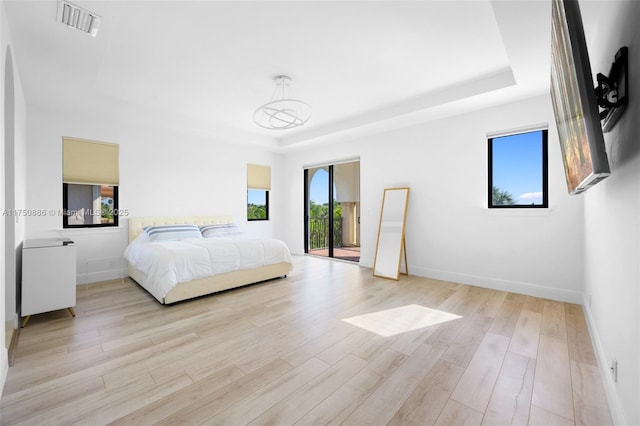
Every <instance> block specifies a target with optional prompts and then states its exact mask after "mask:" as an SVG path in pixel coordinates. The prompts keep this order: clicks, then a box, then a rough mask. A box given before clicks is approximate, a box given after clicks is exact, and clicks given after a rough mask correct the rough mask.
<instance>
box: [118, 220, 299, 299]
mask: <svg viewBox="0 0 640 426" xmlns="http://www.w3.org/2000/svg"><path fill="white" fill-rule="evenodd" d="M233 223H234V219H233V217H231V216H170V217H132V218H130V219H129V246H127V250H126V251H125V258H126V259H127V261H128V274H129V277H131V278H132V279H133V280H134V281H135V282H137V283H138V284H139V285H140V286H141V287H143V288H144V289H145V290H147V291H148V292H149V293H150V294H151V295H152V296H153V297H155V298H156V299H157V300H158V301H159V302H160V303H162V304H171V303H175V302H178V301H181V300H186V299H191V298H194V297H198V296H204V295H208V294H212V293H216V292H219V291H223V290H228V289H232V288H236V287H241V286H244V285H248V284H253V283H258V282H261V281H266V280H270V279H273V278H280V277H286V276H287V275H288V274H289V273H290V272H291V270H292V269H293V264H292V260H291V254H290V253H289V250H288V248H287V247H286V245H285V244H284V243H283V242H282V241H280V240H276V239H257V238H247V237H243V236H234V235H230V236H223V238H203V239H202V240H203V241H199V240H198V239H185V240H184V241H175V244H173V242H170V241H167V242H160V243H153V244H152V245H147V244H148V243H147V242H146V241H145V239H146V238H148V236H147V233H145V231H144V228H145V227H159V226H161V225H179V224H190V225H197V226H206V225H218V226H224V225H231V226H233V225H232V224H233ZM149 243H150V242H149ZM225 244H226V245H225ZM256 245H257V246H256ZM183 247H184V248H185V252H189V251H190V252H191V254H193V255H194V256H196V257H198V259H199V260H200V261H201V262H200V263H201V264H202V262H204V259H206V258H210V259H211V263H212V265H211V266H210V268H211V270H212V271H213V272H210V273H211V274H213V275H208V274H209V272H208V273H207V276H202V275H203V274H204V273H203V272H202V271H200V273H198V274H195V273H194V274H193V276H194V277H195V278H193V279H185V280H184V281H182V280H181V279H180V277H179V276H177V274H176V276H175V278H172V279H165V278H166V276H167V275H172V276H173V275H174V272H175V271H173V269H175V267H174V266H171V267H168V268H173V269H172V270H171V271H169V272H170V274H168V273H167V274H164V275H162V278H160V274H157V273H156V272H155V271H156V269H149V266H148V264H146V263H144V262H141V261H140V260H139V257H136V256H137V255H136V253H137V252H142V250H152V251H153V250H155V251H157V252H159V253H161V255H159V256H157V259H155V260H153V261H154V262H156V266H154V267H153V268H164V267H165V265H164V263H163V260H162V259H166V260H167V263H168V262H169V261H170V259H169V257H168V256H171V257H172V256H174V254H176V255H178V256H183V257H184V258H183V259H182V260H179V261H178V262H183V263H184V262H192V260H191V259H190V258H189V257H188V256H191V254H183V253H182V250H183ZM267 248H269V249H270V250H275V251H274V252H268V251H266V250H267ZM134 250H135V251H134ZM260 250H265V251H264V253H262V252H261V251H260ZM169 252H171V253H169ZM216 252H217V253H221V254H224V256H222V257H225V258H226V261H227V265H224V267H216V266H214V265H213V263H214V261H213V259H215V257H216V256H215V253H216ZM236 252H238V257H243V258H252V261H251V262H248V263H250V265H248V266H247V265H238V266H237V267H230V266H229V264H230V260H233V259H229V256H231V255H232V254H234V253H236ZM243 253H245V254H244V256H243V255H242V254H243ZM261 253H262V254H261ZM145 262H146V260H145ZM149 262H150V261H149ZM194 262H195V261H194ZM231 263H233V262H231ZM236 263H242V262H240V261H237V262H236ZM245 263H247V262H245ZM200 269H201V270H202V269H203V268H200ZM215 269H218V270H221V271H222V272H220V271H217V272H215V271H214V270H215ZM229 269H233V270H229ZM143 270H145V271H146V272H143ZM169 281H171V282H169ZM174 281H175V282H174Z"/></svg>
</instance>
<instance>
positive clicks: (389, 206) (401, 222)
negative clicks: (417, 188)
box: [373, 188, 409, 281]
mask: <svg viewBox="0 0 640 426" xmlns="http://www.w3.org/2000/svg"><path fill="white" fill-rule="evenodd" d="M408 204H409V188H387V189H385V190H384V195H383V197H382V208H381V211H380V223H379V225H378V242H377V244H376V255H375V258H374V260H373V275H374V276H376V277H382V278H390V279H393V280H396V281H397V280H399V279H400V267H401V262H402V258H403V255H404V263H405V271H406V272H407V273H408V269H406V268H407V266H406V265H407V251H406V246H405V240H404V235H405V225H406V221H407V206H408Z"/></svg>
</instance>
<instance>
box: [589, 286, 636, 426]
mask: <svg viewBox="0 0 640 426" xmlns="http://www.w3.org/2000/svg"><path fill="white" fill-rule="evenodd" d="M582 307H583V309H584V314H585V318H586V320H587V328H588V329H589V335H590V336H591V341H592V342H593V348H594V350H595V354H596V361H597V362H598V370H600V376H601V377H602V384H603V385H604V392H605V394H606V395H607V402H608V403H609V411H610V412H611V419H612V420H613V424H614V425H626V424H627V422H626V421H625V418H624V412H623V410H622V403H621V402H620V398H618V392H617V391H616V385H615V383H614V382H613V377H612V376H611V371H609V362H608V360H607V356H606V355H605V352H604V347H603V346H602V341H601V340H600V335H599V334H598V329H597V328H596V325H595V321H594V320H593V314H592V313H591V308H590V307H589V302H588V300H587V298H586V296H585V298H584V303H582Z"/></svg>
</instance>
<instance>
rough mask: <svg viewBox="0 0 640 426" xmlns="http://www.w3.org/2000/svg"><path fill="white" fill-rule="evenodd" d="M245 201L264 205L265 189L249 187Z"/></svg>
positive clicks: (265, 202)
mask: <svg viewBox="0 0 640 426" xmlns="http://www.w3.org/2000/svg"><path fill="white" fill-rule="evenodd" d="M247 203H248V204H255V205H256V206H264V205H266V204H267V200H266V198H265V191H264V190H263V189H250V190H248V191H247Z"/></svg>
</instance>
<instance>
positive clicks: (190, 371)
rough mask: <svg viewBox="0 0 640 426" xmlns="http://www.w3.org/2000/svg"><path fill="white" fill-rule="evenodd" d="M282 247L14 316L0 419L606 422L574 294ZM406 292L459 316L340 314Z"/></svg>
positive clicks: (365, 309)
mask: <svg viewBox="0 0 640 426" xmlns="http://www.w3.org/2000/svg"><path fill="white" fill-rule="evenodd" d="M295 262H296V269H295V271H294V272H293V273H292V274H291V275H290V276H289V277H288V278H287V279H282V280H274V281H270V282H267V283H263V284H259V285H254V286H249V287H245V288H242V289H238V290H233V291H229V292H225V293H222V294H219V295H215V296H212V297H205V298H200V299H197V300H193V301H188V302H184V303H179V304H177V305H174V306H161V305H159V304H158V303H157V302H156V301H155V299H153V298H152V297H151V296H149V295H148V294H147V293H145V291H144V290H142V289H141V288H140V287H138V286H137V285H136V284H134V283H133V282H132V281H130V280H128V279H126V280H124V281H122V282H121V281H117V282H108V283H101V284H92V285H85V286H81V287H79V289H78V299H77V306H76V309H75V310H76V313H77V317H76V318H71V317H69V316H68V313H67V311H59V312H55V313H50V314H44V315H37V316H34V317H32V318H31V320H30V322H29V324H28V325H27V327H25V328H24V329H23V330H22V332H21V335H20V342H19V346H18V351H17V354H16V360H15V365H14V366H13V367H11V368H10V370H9V374H8V378H7V382H6V385H5V389H4V393H3V396H2V400H1V401H0V416H1V417H0V419H1V422H2V424H25V425H38V424H90V425H93V424H106V423H114V424H122V425H131V424H136V425H137V424H151V423H153V424H156V423H159V424H167V425H174V424H200V423H206V424H223V425H242V424H249V423H250V424H256V425H257V424H278V425H288V424H301V425H306V424H327V423H331V424H342V423H344V424H352V425H365V424H372V425H382V424H393V425H400V424H403V425H404V424H408V425H409V424H416V425H431V424H443V425H444V424H446V425H462V424H470V425H471V424H486V425H499V424H505V425H506V424H517V425H525V424H531V425H565V424H566V425H571V424H589V425H607V424H611V418H610V416H609V410H608V407H607V403H606V399H605V396H604V392H603V387H602V383H601V377H600V375H599V372H598V368H597V367H596V361H595V358H594V353H593V349H592V344H591V340H590V338H589V334H588V331H587V326H586V323H585V319H584V316H583V312H582V308H581V307H580V306H577V305H571V304H566V303H560V302H554V301H550V300H543V299H537V298H534V297H528V296H522V295H517V294H512V293H506V292H501V291H494V290H486V289H482V288H477V287H471V286H465V285H460V284H453V283H449V282H443V281H436V280H430V279H425V278H418V277H406V276H403V277H402V279H401V281H400V282H398V283H396V282H395V281H389V280H383V279H380V278H373V277H372V276H371V270H370V269H366V268H360V267H359V266H358V265H356V264H349V263H346V262H336V261H331V260H327V259H318V258H314V257H311V256H296V257H295ZM406 305H421V306H424V307H427V308H431V309H433V310H435V309H437V310H439V311H443V312H447V313H450V314H455V315H458V316H461V318H458V319H454V320H451V321H447V322H443V323H440V324H438V325H432V326H430V327H426V328H422V329H418V330H413V331H409V332H407V333H403V334H398V335H395V336H390V337H383V336H380V335H378V334H375V333H373V332H370V331H366V330H364V329H361V328H358V327H356V326H354V325H351V324H348V323H346V322H345V321H342V319H344V318H350V317H354V316H358V315H362V314H367V313H372V312H380V311H384V310H387V309H391V308H398V307H401V306H406ZM394 312H395V311H394ZM404 320H405V321H406V318H405V319H404Z"/></svg>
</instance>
